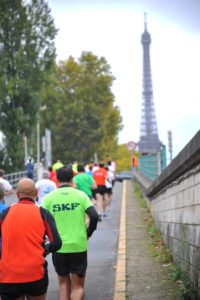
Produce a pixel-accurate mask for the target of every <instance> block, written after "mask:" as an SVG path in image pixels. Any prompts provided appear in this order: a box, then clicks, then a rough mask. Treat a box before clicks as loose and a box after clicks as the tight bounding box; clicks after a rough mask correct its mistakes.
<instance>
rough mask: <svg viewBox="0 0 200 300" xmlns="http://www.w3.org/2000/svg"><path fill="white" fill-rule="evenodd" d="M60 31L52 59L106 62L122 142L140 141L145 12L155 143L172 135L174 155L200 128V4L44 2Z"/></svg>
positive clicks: (173, 0) (196, 0)
mask: <svg viewBox="0 0 200 300" xmlns="http://www.w3.org/2000/svg"><path fill="white" fill-rule="evenodd" d="M48 3H49V7H50V8H51V13H52V16H53V18H54V20H55V24H56V27H57V28H58V29H59V33H58V35H57V38H56V48H57V60H58V61H59V60H67V59H68V57H69V56H70V55H72V56H73V57H74V58H76V59H77V58H79V57H80V55H81V52H82V51H92V52H93V53H94V54H95V55H97V56H98V57H101V56H103V57H105V58H106V60H107V62H108V64H109V65H110V67H111V72H112V74H113V75H114V76H115V78H116V80H115V82H114V85H113V88H112V91H113V93H114V95H115V99H116V104H117V105H118V106H119V107H120V111H121V115H122V118H123V125H124V129H123V130H122V131H121V132H120V134H119V142H120V143H127V142H128V141H135V142H138V141H139V136H140V118H141V108H142V54H143V52H142V46H141V43H140V39H141V34H142V33H143V31H144V19H143V13H144V12H147V28H148V31H149V32H150V34H151V38H152V44H151V48H150V55H151V69H152V80H153V93H154V106H155V112H156V118H157V125H158V133H159V138H160V140H161V141H162V142H163V143H164V144H166V146H167V145H168V140H167V131H168V130H171V131H172V135H173V149H174V151H173V152H174V156H175V155H177V154H178V152H179V151H181V149H182V148H183V147H184V146H185V145H186V144H187V143H188V142H189V141H190V139H191V138H192V137H193V136H194V135H195V134H196V132H197V131H198V130H199V127H200V126H199V124H200V88H199V86H200V82H199V81H200V76H199V70H200V0H168V1H166V0H157V1H156V0H135V1H134V0H130V1H129V0H123V1H122V0H120V1H114V0H110V1H109V0H107V1H97V0H91V1H86V0H85V1H84V0H79V1H78V0H69V1H67V0H49V1H48Z"/></svg>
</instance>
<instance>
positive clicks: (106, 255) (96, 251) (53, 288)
mask: <svg viewBox="0 0 200 300" xmlns="http://www.w3.org/2000/svg"><path fill="white" fill-rule="evenodd" d="M121 192H122V184H121V183H118V182H116V184H115V187H114V193H113V200H112V202H111V206H110V209H109V211H108V213H107V217H105V218H103V221H102V222H99V223H98V228H97V230H96V231H95V232H94V234H93V236H92V237H91V239H90V240H89V249H88V269H87V275H86V282H85V293H86V295H85V300H94V299H95V300H112V297H113V289H114V284H115V271H116V259H117V248H118V233H119V217H120V204H121ZM14 200H16V197H14V196H9V197H7V199H6V204H10V203H12V202H13V201H14ZM47 261H48V266H49V267H48V270H49V288H48V293H47V300H56V299H59V293H58V282H57V277H56V274H55V272H54V269H53V266H52V262H51V255H49V256H48V258H47Z"/></svg>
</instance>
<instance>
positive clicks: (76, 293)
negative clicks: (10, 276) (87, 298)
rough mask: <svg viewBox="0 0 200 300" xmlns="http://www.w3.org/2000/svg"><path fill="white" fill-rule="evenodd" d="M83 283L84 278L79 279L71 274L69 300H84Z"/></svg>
mask: <svg viewBox="0 0 200 300" xmlns="http://www.w3.org/2000/svg"><path fill="white" fill-rule="evenodd" d="M84 282H85V277H79V276H78V275H76V274H71V283H72V290H71V295H70V296H71V297H70V300H83V299H84V294H85V293H84Z"/></svg>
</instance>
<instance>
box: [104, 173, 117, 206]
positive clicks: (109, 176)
mask: <svg viewBox="0 0 200 300" xmlns="http://www.w3.org/2000/svg"><path fill="white" fill-rule="evenodd" d="M105 170H106V171H107V172H108V173H107V178H106V206H107V209H109V207H110V202H111V196H112V188H113V181H114V178H115V176H114V174H113V172H111V171H109V168H108V167H106V168H105Z"/></svg>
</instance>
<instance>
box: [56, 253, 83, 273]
mask: <svg viewBox="0 0 200 300" xmlns="http://www.w3.org/2000/svg"><path fill="white" fill-rule="evenodd" d="M52 260H53V265H54V268H55V271H56V273H57V274H58V275H59V276H66V275H69V274H72V273H73V274H76V275H78V276H79V277H85V274H86V269H87V251H85V252H77V253H58V252H55V253H52Z"/></svg>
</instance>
